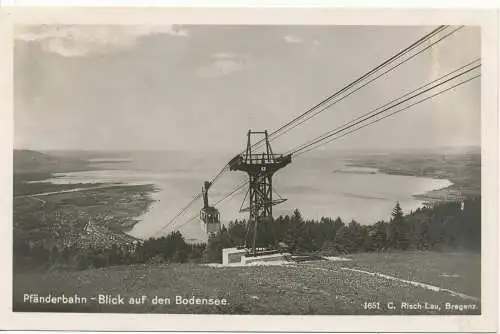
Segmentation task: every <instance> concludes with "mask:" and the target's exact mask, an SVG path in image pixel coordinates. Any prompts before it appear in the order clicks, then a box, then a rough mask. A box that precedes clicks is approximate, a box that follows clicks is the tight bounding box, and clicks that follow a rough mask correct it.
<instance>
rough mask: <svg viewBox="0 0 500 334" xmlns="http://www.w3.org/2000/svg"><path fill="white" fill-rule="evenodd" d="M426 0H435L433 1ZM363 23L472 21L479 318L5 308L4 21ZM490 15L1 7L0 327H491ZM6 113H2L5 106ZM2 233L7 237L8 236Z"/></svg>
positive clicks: (493, 153) (493, 143)
mask: <svg viewBox="0 0 500 334" xmlns="http://www.w3.org/2000/svg"><path fill="white" fill-rule="evenodd" d="M434 2H435V1H434ZM42 23H68V24H91V23H92V24H165V23H172V24H174V23H178V24H298V25H307V24H311V23H312V24H315V25H326V24H344V25H353V24H366V25H377V24H384V25H408V24H411V25H438V24H453V25H455V24H466V25H479V26H481V32H482V64H483V68H482V70H483V76H482V165H483V174H482V193H483V196H482V204H483V212H482V214H483V224H482V240H483V242H482V245H483V248H482V289H481V290H482V313H483V314H482V315H481V316H255V315H251V316H234V315H233V316H229V315H159V314H154V315H153V314H144V315H142V314H141V315H138V314H133V315H132V314H54V313H12V312H11V301H12V296H11V294H12V265H11V264H12V254H11V253H12V250H11V245H12V239H11V226H12V217H11V211H12V209H11V208H12V141H13V133H12V129H13V123H12V122H13V117H12V116H13V114H12V49H13V48H12V26H13V24H42ZM498 40H499V31H498V15H497V12H495V11H492V10H460V9H441V10H429V9H413V10H410V9H391V10H382V9H369V10H358V9H356V10H355V9H347V8H344V9H311V8H305V9H304V8H302V9H276V8H274V9H273V8H271V9H262V8H261V9H257V8H251V9H250V8H249V9H242V8H240V9H229V8H226V9H201V8H188V9H187V8H186V9H180V8H175V9H174V8H172V9H159V8H156V9H147V8H134V9H130V8H129V9H127V8H100V9H96V8H94V9H92V8H78V9H77V8H48V7H45V8H22V7H16V8H4V9H3V11H2V12H1V13H0V42H1V44H0V52H1V55H0V64H1V65H0V75H1V76H0V116H1V118H2V120H1V122H0V154H1V157H2V164H1V165H0V182H1V183H0V185H1V188H0V191H1V192H0V200H1V201H0V212H1V213H2V217H3V218H4V219H2V221H3V223H2V224H0V226H1V227H0V228H1V230H0V232H1V233H0V235H1V236H2V237H3V238H4V239H3V240H2V241H3V242H1V246H0V247H2V249H1V250H2V251H1V252H0V260H1V263H2V265H3V266H4V269H5V271H4V272H5V274H4V275H3V277H2V279H3V281H2V283H3V284H1V285H0V310H1V313H0V324H1V326H2V327H3V328H4V329H24V330H42V329H44V330H172V331H207V330H211V331H238V330H240V331H288V332H297V331H345V332H353V331H391V332H396V331H410V332H421V331H448V332H462V331H467V332H472V331H496V326H497V289H498V286H497V281H498V272H497V269H498V267H497V261H498V257H497V254H498V246H497V241H498V239H497V237H498V113H497V112H496V111H497V110H498V76H497V74H498ZM6 111H10V112H6ZM7 238H8V239H7Z"/></svg>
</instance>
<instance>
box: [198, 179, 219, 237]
mask: <svg viewBox="0 0 500 334" xmlns="http://www.w3.org/2000/svg"><path fill="white" fill-rule="evenodd" d="M211 185H212V183H210V182H208V181H205V184H204V186H203V187H202V188H201V191H202V194H203V208H202V209H201V210H200V223H201V229H202V231H203V232H205V233H207V234H209V235H210V234H215V233H217V232H218V231H219V230H220V214H219V210H217V208H215V207H213V206H210V205H208V189H210V186H211Z"/></svg>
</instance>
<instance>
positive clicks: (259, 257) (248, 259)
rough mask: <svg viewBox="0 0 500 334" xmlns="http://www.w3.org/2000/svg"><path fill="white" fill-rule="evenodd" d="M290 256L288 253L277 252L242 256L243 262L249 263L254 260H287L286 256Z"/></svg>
mask: <svg viewBox="0 0 500 334" xmlns="http://www.w3.org/2000/svg"><path fill="white" fill-rule="evenodd" d="M288 256H290V254H288V253H277V254H268V255H257V256H248V257H247V256H245V255H243V256H242V257H241V264H249V263H253V262H271V261H286V258H287V257H288Z"/></svg>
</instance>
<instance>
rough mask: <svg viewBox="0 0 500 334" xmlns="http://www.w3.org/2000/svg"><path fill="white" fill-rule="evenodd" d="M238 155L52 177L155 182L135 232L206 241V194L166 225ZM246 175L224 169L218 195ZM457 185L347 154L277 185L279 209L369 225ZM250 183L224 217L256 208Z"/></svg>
mask: <svg viewBox="0 0 500 334" xmlns="http://www.w3.org/2000/svg"><path fill="white" fill-rule="evenodd" d="M207 157H209V158H207ZM230 158H231V156H226V155H224V154H220V155H217V154H212V155H207V156H206V155H204V154H194V153H185V152H142V153H135V154H133V155H131V156H129V157H127V159H116V158H115V160H113V159H114V158H113V157H110V158H109V159H108V158H106V159H102V160H99V161H96V160H94V162H95V163H96V166H98V167H99V168H100V170H90V171H81V172H70V173H60V174H56V178H54V179H51V180H49V181H50V182H54V183H80V182H81V183H91V182H109V183H112V182H122V183H127V184H154V185H155V186H156V187H157V189H158V191H157V192H155V193H153V194H152V197H153V199H154V200H155V202H154V203H153V204H152V205H151V207H150V209H149V211H148V212H146V213H145V214H144V215H143V216H142V217H140V222H139V223H137V224H136V225H135V226H134V228H133V229H132V230H131V231H130V232H129V234H131V235H133V236H135V237H139V238H148V237H152V236H161V235H164V234H167V233H169V232H170V231H173V230H177V229H178V230H180V231H181V232H182V233H183V235H184V236H185V238H186V239H187V240H188V241H196V240H199V241H206V239H207V237H206V235H205V234H204V233H202V231H201V229H200V227H199V222H198V220H197V219H194V220H193V221H191V222H189V223H187V222H188V221H189V220H190V219H191V218H192V217H195V216H197V215H198V213H199V210H200V209H201V207H202V206H203V203H202V200H201V199H200V200H198V201H197V202H196V203H195V204H194V205H193V206H192V207H191V208H189V209H188V210H186V212H185V213H184V214H182V215H181V216H179V218H178V219H176V220H175V221H174V222H173V223H172V224H170V225H168V226H166V228H164V229H162V228H163V227H164V226H165V225H166V224H167V223H168V222H169V221H170V220H171V219H172V217H174V216H175V215H176V214H177V213H178V212H179V211H180V210H181V209H182V208H183V207H184V206H185V205H186V204H187V203H188V202H189V201H190V200H191V199H192V198H193V197H194V196H195V195H196V194H197V193H199V192H201V187H202V184H203V181H205V180H209V179H211V178H212V177H213V176H214V175H215V174H217V172H218V171H219V169H220V168H221V167H222V166H223V165H224V163H225V162H227V161H228V160H229V159H230ZM101 161H102V162H101ZM244 180H246V175H245V174H244V173H241V172H226V173H224V174H223V175H222V177H221V178H220V179H219V180H218V181H217V182H216V183H215V184H214V186H213V187H212V188H211V189H210V192H209V200H210V202H211V203H215V202H217V201H218V200H220V199H221V198H223V197H224V196H225V195H226V194H228V193H229V192H230V191H231V190H233V189H234V188H235V187H236V186H237V185H238V184H240V183H241V182H243V181H244ZM450 185H451V182H450V181H448V180H443V179H431V178H423V177H414V176H401V175H387V174H383V173H381V172H379V171H378V170H376V169H372V168H364V167H354V166H349V165H348V164H347V162H346V160H345V159H342V158H325V157H314V156H313V157H308V159H301V158H298V159H297V160H294V161H292V163H291V164H290V165H289V166H287V167H285V168H284V169H282V170H280V171H278V172H277V173H276V175H275V176H274V179H273V186H274V189H275V190H276V191H277V192H278V193H279V194H280V196H281V197H283V198H287V199H288V200H287V201H286V202H284V203H282V204H280V205H278V206H275V207H274V209H273V215H274V216H275V217H276V216H278V215H286V214H291V213H292V212H293V210H294V209H295V208H298V209H299V210H300V211H301V213H302V215H303V217H304V218H306V219H319V218H321V217H322V216H325V217H332V218H336V217H341V218H342V220H344V221H345V222H349V221H351V220H352V219H354V220H356V221H358V222H360V223H361V224H372V223H375V222H376V221H377V220H381V219H385V220H387V219H389V217H390V213H391V211H392V208H393V207H394V205H395V203H396V201H399V202H400V204H401V207H402V208H403V210H404V211H405V212H409V211H410V210H415V209H416V208H418V207H420V206H422V204H423V203H422V201H420V200H418V199H416V198H414V197H413V196H414V195H419V194H425V193H426V192H429V191H431V190H436V189H441V188H445V187H448V186H450ZM246 190H247V189H246V187H245V188H244V189H242V190H241V191H240V192H237V193H235V195H234V196H233V197H231V198H228V199H227V200H226V201H224V202H222V203H221V205H219V206H218V208H219V210H220V212H221V219H222V222H223V223H227V222H228V221H230V220H233V219H236V218H237V219H243V218H246V217H247V214H248V213H240V212H239V209H240V207H241V206H242V201H243V198H244V197H245V193H246ZM243 206H244V207H245V206H247V203H245V204H244V205H243Z"/></svg>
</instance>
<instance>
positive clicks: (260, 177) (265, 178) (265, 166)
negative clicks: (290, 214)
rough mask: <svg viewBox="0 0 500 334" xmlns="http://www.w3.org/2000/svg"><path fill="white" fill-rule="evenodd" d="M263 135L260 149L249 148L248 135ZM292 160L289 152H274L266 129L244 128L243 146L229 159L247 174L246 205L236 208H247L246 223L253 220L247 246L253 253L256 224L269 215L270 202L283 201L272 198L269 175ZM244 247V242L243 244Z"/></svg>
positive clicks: (235, 167)
mask: <svg viewBox="0 0 500 334" xmlns="http://www.w3.org/2000/svg"><path fill="white" fill-rule="evenodd" d="M256 136H264V138H263V139H264V142H265V146H264V148H263V151H262V152H253V151H252V147H253V146H254V145H253V144H252V139H253V138H254V137H256ZM291 162H292V155H291V154H288V155H283V154H274V153H273V150H272V148H271V144H270V143H269V137H268V133H267V130H266V131H251V130H249V131H248V134H247V148H246V150H245V151H244V152H243V153H241V154H238V155H237V156H236V157H234V158H233V159H231V161H230V162H229V170H231V171H242V172H246V173H247V174H248V195H249V196H248V198H249V206H248V207H247V208H242V209H241V210H240V211H242V212H246V211H248V212H249V220H248V224H249V225H248V227H249V226H250V224H253V238H252V246H251V250H252V253H253V254H254V255H256V254H257V249H256V241H257V226H258V225H259V224H262V223H264V222H267V221H269V220H272V218H273V206H274V205H277V204H280V203H283V202H284V201H286V199H284V198H279V199H273V179H272V178H273V175H274V173H276V172H277V171H278V170H280V169H281V168H283V167H285V166H286V165H288V164H289V163H291ZM245 242H246V240H245ZM245 246H247V248H248V245H245Z"/></svg>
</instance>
